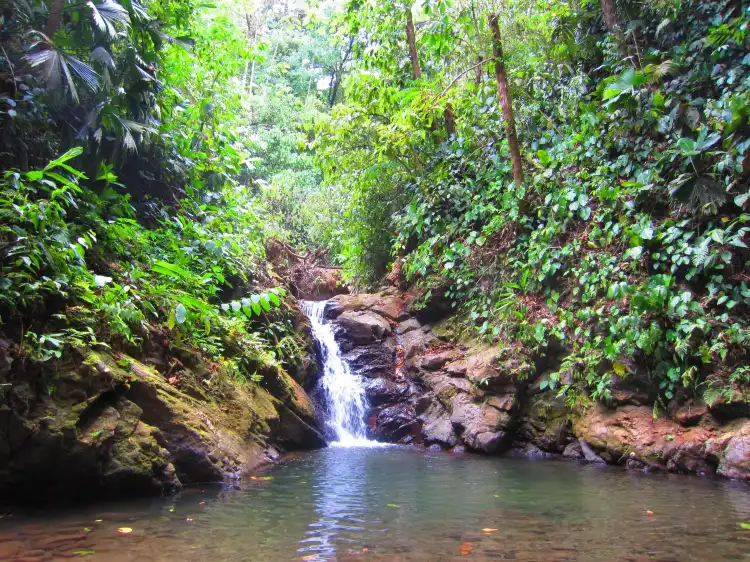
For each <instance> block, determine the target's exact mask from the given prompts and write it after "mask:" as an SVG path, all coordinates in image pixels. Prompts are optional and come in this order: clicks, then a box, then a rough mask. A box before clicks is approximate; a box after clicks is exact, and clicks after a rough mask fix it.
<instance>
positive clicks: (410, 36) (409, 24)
mask: <svg viewBox="0 0 750 562" xmlns="http://www.w3.org/2000/svg"><path fill="white" fill-rule="evenodd" d="M406 41H407V42H408V43H409V58H410V59H411V70H412V74H413V75H414V80H419V79H420V78H421V77H422V69H421V68H420V66H419V56H418V55H417V39H416V36H415V35H414V19H413V18H412V15H411V6H409V7H408V8H407V9H406Z"/></svg>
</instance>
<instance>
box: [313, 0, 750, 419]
mask: <svg viewBox="0 0 750 562" xmlns="http://www.w3.org/2000/svg"><path fill="white" fill-rule="evenodd" d="M605 5H609V6H610V7H613V9H614V14H615V17H616V20H615V25H612V23H613V22H612V21H611V19H610V20H609V21H607V18H608V14H607V13H604V14H603V17H602V11H601V10H600V8H606V6H605ZM409 10H411V12H412V15H413V17H414V18H417V25H416V27H417V30H418V32H417V37H416V44H417V50H418V56H419V58H420V63H421V66H422V68H423V69H424V70H423V73H422V75H421V76H419V77H417V78H416V79H415V76H414V73H413V72H412V69H411V68H410V65H409V59H410V57H409V50H408V45H407V40H408V37H407V32H405V30H404V29H405V25H406V22H407V15H408V14H407V11H409ZM495 13H497V14H498V15H499V18H498V19H499V22H500V29H501V30H502V41H503V44H502V47H503V48H504V60H503V61H498V59H496V58H494V57H493V37H492V34H491V30H490V27H489V21H490V17H491V16H492V15H493V14H495ZM610 15H611V14H610ZM347 22H348V25H349V29H350V32H351V33H353V34H354V35H355V37H356V47H355V48H356V52H357V53H358V55H359V59H358V64H357V66H356V68H355V69H354V70H353V71H352V73H351V75H350V77H349V79H348V82H347V83H346V88H345V92H346V99H345V103H343V104H341V105H339V106H336V107H334V108H333V111H332V112H331V115H330V117H329V118H328V119H326V120H325V121H324V122H323V123H322V124H321V132H322V135H321V137H320V138H319V139H318V142H319V151H318V156H319V158H320V159H321V162H322V166H323V169H324V170H325V171H326V180H327V181H328V182H330V183H331V184H332V185H338V186H341V187H340V188H341V189H343V190H344V191H346V192H347V193H348V197H349V207H348V211H347V214H346V216H345V221H346V222H347V224H345V225H342V230H343V231H344V232H345V235H344V236H342V238H341V245H340V247H339V248H340V254H341V256H342V259H343V263H344V264H345V265H347V267H348V268H349V273H350V275H351V276H353V277H359V278H360V279H364V280H365V282H376V281H377V280H378V279H379V278H381V276H384V274H385V273H386V271H387V269H386V264H387V263H388V262H389V261H390V260H393V259H399V260H402V259H403V260H404V264H403V270H404V272H405V273H406V276H407V279H408V280H409V281H410V282H411V283H414V284H416V285H417V286H422V287H424V288H425V290H426V294H425V298H424V303H425V306H432V305H433V304H434V303H435V301H436V299H438V298H442V299H447V300H448V301H449V303H450V304H452V306H453V307H454V308H456V309H457V311H458V312H459V313H463V314H464V315H465V317H466V322H467V324H468V325H470V326H472V327H473V329H475V330H476V331H477V332H478V333H479V334H480V335H481V336H482V337H486V338H489V339H492V340H494V341H498V342H500V343H501V344H503V345H514V344H521V345H523V346H526V347H528V348H531V349H537V350H541V351H543V352H544V350H546V353H548V354H558V355H559V354H560V353H558V352H555V353H553V350H562V353H561V356H563V357H564V359H563V360H562V363H561V364H558V366H557V367H555V368H554V369H553V370H552V371H550V372H549V374H548V375H547V376H546V378H545V379H544V380H543V381H542V385H543V386H544V387H547V386H549V387H552V388H561V389H562V391H563V392H564V393H566V394H567V395H568V397H569V398H570V399H571V401H576V400H579V399H582V398H583V397H585V396H589V395H590V396H592V397H593V398H595V399H600V400H604V401H608V400H610V399H611V398H612V387H613V384H614V383H616V381H617V380H621V379H623V378H627V377H629V376H642V377H647V378H649V379H651V380H655V381H657V382H658V383H659V387H660V388H661V394H660V397H659V399H658V401H657V404H656V408H657V409H658V408H659V407H660V406H664V407H666V405H667V403H668V402H669V401H670V400H671V399H672V398H674V397H675V396H676V395H677V394H678V393H680V394H683V395H684V394H688V395H698V396H704V397H705V398H706V400H707V401H708V402H710V403H712V402H714V401H716V400H725V401H731V400H744V399H745V394H744V387H746V385H747V383H748V382H750V371H748V368H747V363H748V353H747V349H748V341H749V340H750V329H749V328H748V323H747V322H748V305H750V287H749V285H748V284H749V282H750V278H748V275H747V271H748V258H749V255H748V250H747V247H748V246H747V244H748V236H747V232H748V230H750V224H748V222H749V221H750V214H748V212H747V204H748V197H749V196H748V170H750V167H748V164H747V162H748V160H746V158H745V156H746V154H747V149H748V146H750V140H749V139H748V132H750V129H749V128H748V117H749V116H750V113H748V109H749V108H750V106H748V103H749V102H750V99H749V98H748V86H750V57H749V56H748V55H747V50H748V42H747V38H746V34H747V28H748V25H749V24H750V13H749V12H748V6H747V4H746V3H744V2H736V1H729V0H718V1H703V2H698V1H695V2H672V1H656V0H652V1H649V2H645V3H644V2H638V3H636V2H632V3H631V2H618V3H616V4H613V3H612V2H602V3H601V6H600V4H599V3H598V2H597V3H594V2H592V1H583V2H577V3H563V2H555V1H551V0H550V1H542V2H537V3H533V4H531V5H529V3H528V2H514V1H508V2H505V3H503V4H502V5H501V4H499V3H498V4H494V5H493V4H492V3H483V2H473V1H472V2H445V1H440V0H438V1H436V2H426V3H424V4H423V5H421V7H416V6H410V5H399V6H397V9H392V7H391V6H384V5H381V4H379V3H373V2H350V3H349V6H348V12H347ZM497 62H504V64H505V66H506V68H507V69H508V72H509V74H510V86H511V91H512V97H513V108H512V109H513V110H514V111H515V127H516V128H517V130H518V135H519V138H520V145H521V150H522V153H523V168H524V169H525V181H524V182H523V183H521V184H520V185H519V184H518V182H514V181H513V175H512V169H511V157H510V154H509V144H508V142H507V140H508V137H507V135H506V134H505V133H506V130H505V128H504V125H503V120H504V118H503V114H502V113H501V107H500V105H501V104H498V95H499V92H498V88H497V87H496V83H495V80H493V78H494V72H493V70H494V65H495V63H497ZM446 110H449V111H450V112H451V113H452V115H448V113H447V112H446ZM451 117H452V118H453V119H451ZM452 120H453V122H451V121H452ZM451 129H454V130H453V131H452V130H451Z"/></svg>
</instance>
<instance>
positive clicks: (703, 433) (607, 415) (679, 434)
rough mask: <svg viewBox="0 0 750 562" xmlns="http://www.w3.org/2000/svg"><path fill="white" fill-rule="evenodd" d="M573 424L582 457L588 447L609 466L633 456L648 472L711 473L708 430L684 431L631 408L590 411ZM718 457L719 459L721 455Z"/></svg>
mask: <svg viewBox="0 0 750 562" xmlns="http://www.w3.org/2000/svg"><path fill="white" fill-rule="evenodd" d="M572 420H573V432H574V434H575V435H576V436H577V437H578V439H579V441H580V442H581V447H582V448H583V451H584V454H585V453H586V449H585V447H584V443H587V444H589V445H591V447H592V448H595V449H596V450H597V451H600V452H601V456H602V457H604V458H605V459H606V458H609V459H610V460H611V462H624V461H625V459H627V458H630V453H633V454H634V455H635V457H636V458H637V459H638V460H640V461H641V462H643V463H645V464H646V465H648V466H649V468H665V469H669V470H671V471H674V472H686V473H696V472H700V473H711V472H713V469H712V468H711V466H710V463H709V462H708V460H707V456H708V454H707V452H706V441H707V440H708V439H709V438H711V437H713V436H714V433H713V432H712V431H710V430H709V429H707V428H703V427H690V428H685V427H683V426H681V425H679V424H677V423H675V422H674V421H672V420H669V419H666V418H657V419H654V418H653V415H652V409H651V408H650V407H647V406H631V405H628V406H622V407H619V408H617V409H610V408H607V407H605V406H602V405H599V406H595V407H591V408H588V409H587V410H585V411H583V412H579V413H577V414H576V415H575V416H573V417H572ZM605 455H606V456H605ZM717 456H721V451H719V454H718V455H717Z"/></svg>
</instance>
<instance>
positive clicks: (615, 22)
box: [601, 0, 621, 34]
mask: <svg viewBox="0 0 750 562" xmlns="http://www.w3.org/2000/svg"><path fill="white" fill-rule="evenodd" d="M601 6H602V15H603V16H604V23H606V24H607V29H609V31H610V33H615V34H619V33H620V31H621V30H620V19H619V18H618V17H617V10H616V9H615V3H614V0H601Z"/></svg>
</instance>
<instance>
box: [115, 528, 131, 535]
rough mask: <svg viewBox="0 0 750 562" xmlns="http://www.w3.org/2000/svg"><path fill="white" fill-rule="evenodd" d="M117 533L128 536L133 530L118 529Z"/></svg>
mask: <svg viewBox="0 0 750 562" xmlns="http://www.w3.org/2000/svg"><path fill="white" fill-rule="evenodd" d="M117 532H118V533H120V534H121V535H129V534H130V533H132V532H133V529H131V528H130V527H120V528H119V529H117Z"/></svg>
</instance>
